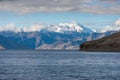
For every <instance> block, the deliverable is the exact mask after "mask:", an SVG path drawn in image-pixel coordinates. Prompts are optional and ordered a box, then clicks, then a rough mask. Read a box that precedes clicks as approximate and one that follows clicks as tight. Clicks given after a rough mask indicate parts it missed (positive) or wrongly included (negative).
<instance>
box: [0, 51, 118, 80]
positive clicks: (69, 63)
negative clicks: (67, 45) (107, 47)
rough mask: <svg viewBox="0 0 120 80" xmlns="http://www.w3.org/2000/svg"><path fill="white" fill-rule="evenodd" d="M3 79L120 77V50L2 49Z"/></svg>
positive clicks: (107, 79)
mask: <svg viewBox="0 0 120 80" xmlns="http://www.w3.org/2000/svg"><path fill="white" fill-rule="evenodd" d="M0 80H120V53H114V52H111V53H109V52H79V51H32V50H24V51H20V50H19V51H13V50H8V51H0Z"/></svg>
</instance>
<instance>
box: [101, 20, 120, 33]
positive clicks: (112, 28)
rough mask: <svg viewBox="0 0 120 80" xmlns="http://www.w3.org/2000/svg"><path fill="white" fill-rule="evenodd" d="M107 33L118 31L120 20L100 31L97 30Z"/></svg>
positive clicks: (119, 29)
mask: <svg viewBox="0 0 120 80" xmlns="http://www.w3.org/2000/svg"><path fill="white" fill-rule="evenodd" d="M108 31H120V19H118V20H117V21H116V22H114V23H113V24H111V25H108V26H106V27H104V28H102V29H99V32H102V33H103V32H108Z"/></svg>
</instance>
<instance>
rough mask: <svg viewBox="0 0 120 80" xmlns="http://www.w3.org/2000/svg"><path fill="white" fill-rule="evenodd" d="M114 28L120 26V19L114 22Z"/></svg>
mask: <svg viewBox="0 0 120 80" xmlns="http://www.w3.org/2000/svg"><path fill="white" fill-rule="evenodd" d="M115 25H116V26H120V18H119V19H118V20H117V21H116V22H115Z"/></svg>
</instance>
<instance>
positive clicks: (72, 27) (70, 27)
mask: <svg viewBox="0 0 120 80" xmlns="http://www.w3.org/2000/svg"><path fill="white" fill-rule="evenodd" d="M0 31H13V32H35V31H47V32H57V33H69V32H79V33H81V32H93V31H92V30H90V29H89V28H87V27H84V26H83V25H80V24H78V23H77V22H71V23H60V24H58V25H44V24H34V25H32V26H31V27H21V28H20V27H15V26H14V25H13V24H9V25H7V26H5V27H1V28H0Z"/></svg>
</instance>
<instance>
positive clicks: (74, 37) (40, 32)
mask: <svg viewBox="0 0 120 80" xmlns="http://www.w3.org/2000/svg"><path fill="white" fill-rule="evenodd" d="M117 27H118V26H117ZM119 30H120V29H119ZM119 30H118V29H117V30H106V31H104V32H102V31H101V32H94V31H93V30H92V29H90V28H88V27H85V26H83V25H80V24H78V23H77V22H71V23H61V24H59V25H48V26H45V25H40V24H37V25H33V26H31V27H30V28H14V27H13V29H12V28H11V30H2V29H1V31H0V49H37V50H39V49H52V50H71V49H72V50H78V49H79V45H80V44H82V43H83V42H85V41H91V40H95V39H100V38H102V37H105V36H109V35H111V34H113V33H116V32H119Z"/></svg>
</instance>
